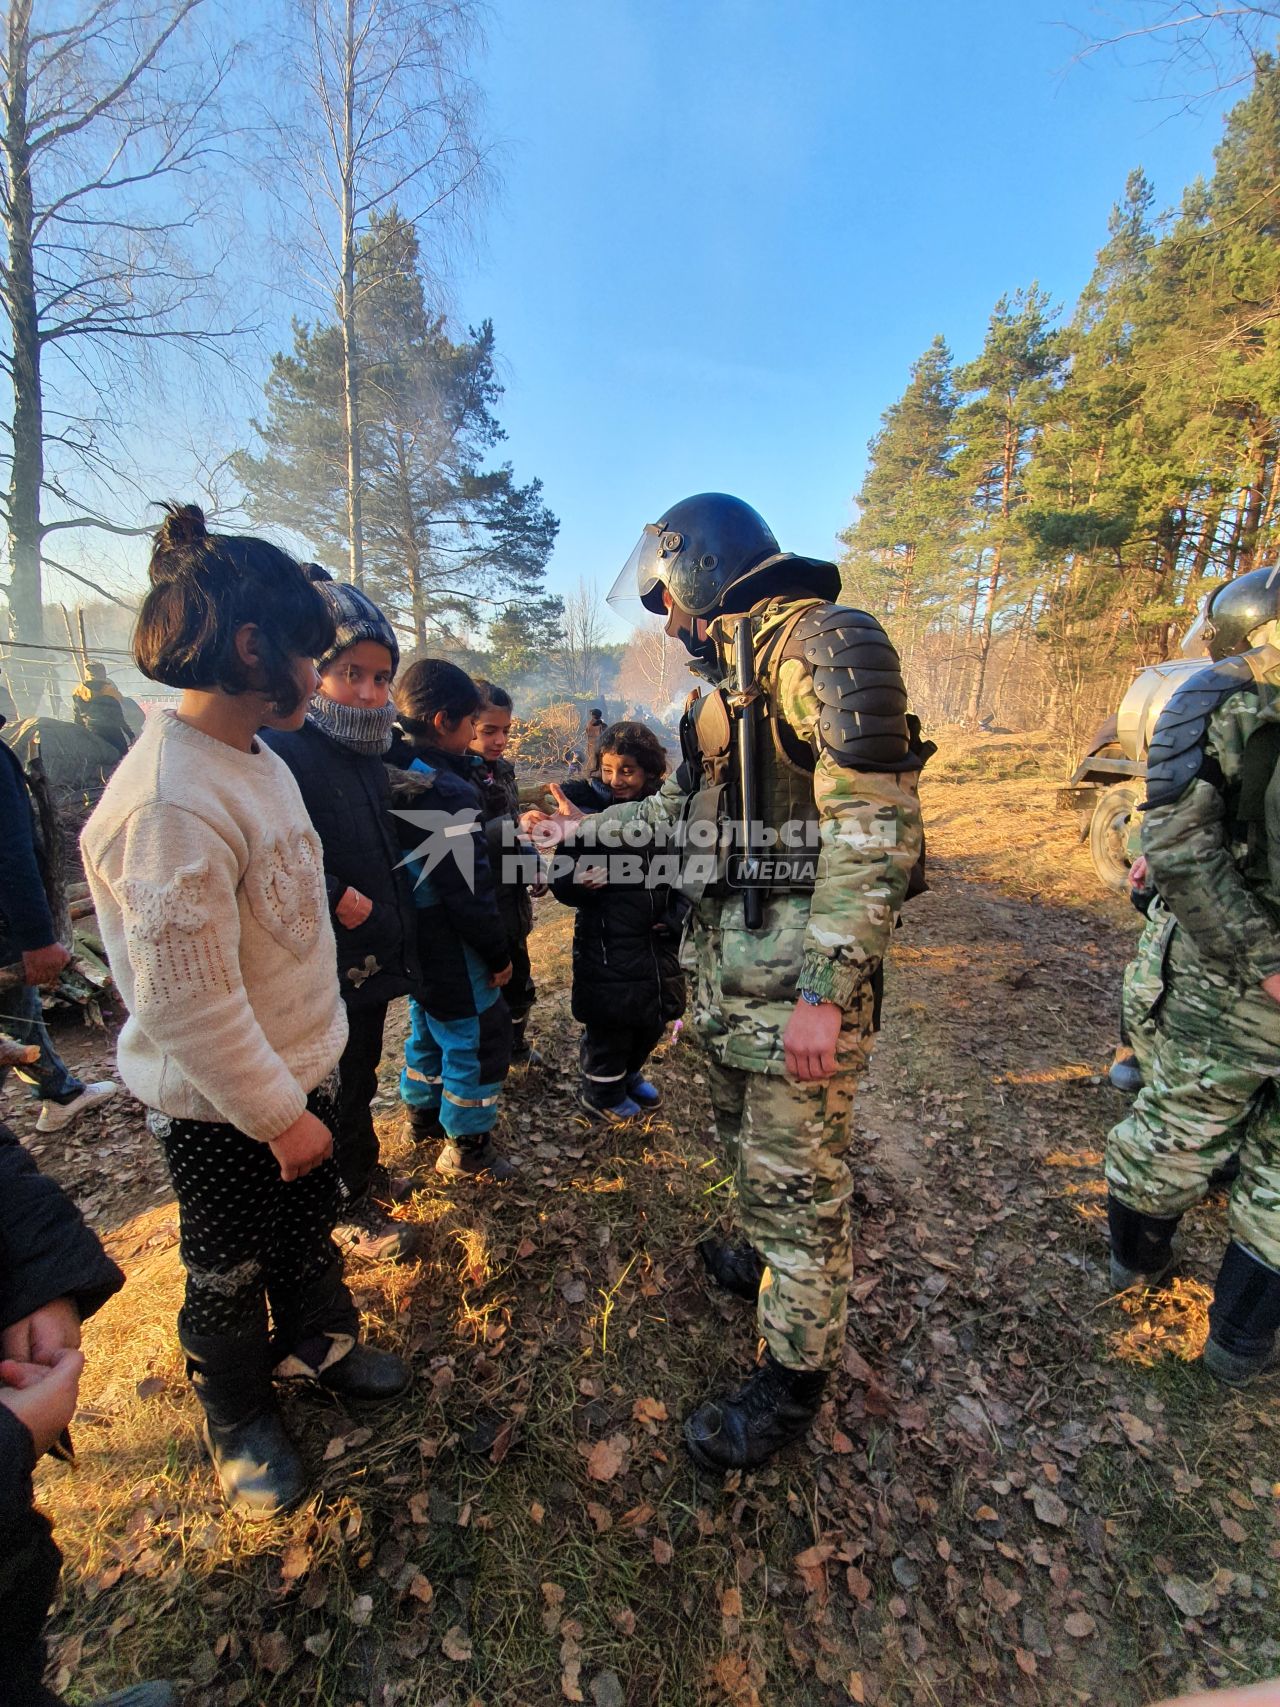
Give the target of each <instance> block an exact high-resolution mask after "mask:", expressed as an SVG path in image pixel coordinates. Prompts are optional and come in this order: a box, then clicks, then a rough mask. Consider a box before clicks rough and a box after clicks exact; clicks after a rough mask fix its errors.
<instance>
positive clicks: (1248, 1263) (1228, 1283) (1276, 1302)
mask: <svg viewBox="0 0 1280 1707" xmlns="http://www.w3.org/2000/svg"><path fill="white" fill-rule="evenodd" d="M1277 1328H1280V1274H1277V1273H1276V1271H1275V1269H1273V1268H1268V1267H1267V1265H1266V1263H1264V1262H1259V1261H1258V1259H1257V1257H1255V1256H1252V1255H1250V1253H1249V1252H1248V1251H1246V1250H1245V1248H1244V1246H1243V1245H1238V1244H1237V1243H1236V1242H1235V1240H1234V1239H1232V1241H1231V1243H1230V1244H1229V1245H1228V1246H1227V1250H1226V1255H1225V1256H1224V1257H1223V1259H1222V1267H1221V1268H1220V1269H1219V1270H1218V1278H1217V1281H1216V1282H1215V1283H1214V1288H1213V1303H1212V1304H1211V1305H1210V1306H1209V1338H1208V1339H1207V1340H1206V1342H1205V1348H1204V1353H1203V1356H1204V1366H1205V1368H1206V1369H1207V1370H1208V1371H1209V1373H1210V1375H1214V1376H1216V1377H1217V1378H1218V1380H1219V1381H1225V1382H1226V1383H1227V1385H1228V1386H1229V1387H1243V1386H1245V1385H1246V1384H1247V1383H1248V1382H1249V1381H1252V1379H1253V1377H1254V1376H1255V1375H1260V1374H1261V1373H1262V1371H1263V1370H1264V1369H1266V1368H1268V1367H1269V1365H1270V1364H1271V1363H1272V1362H1273V1361H1274V1358H1275V1343H1276V1329H1277Z"/></svg>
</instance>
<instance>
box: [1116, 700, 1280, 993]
mask: <svg viewBox="0 0 1280 1707" xmlns="http://www.w3.org/2000/svg"><path fill="white" fill-rule="evenodd" d="M1257 709H1258V708H1257V699H1256V696H1255V695H1254V694H1253V693H1251V692H1247V691H1246V692H1242V693H1233V694H1231V695H1230V696H1229V697H1228V698H1227V699H1225V700H1224V701H1223V703H1222V704H1221V705H1220V706H1219V707H1218V709H1217V710H1216V711H1214V712H1213V713H1212V714H1211V716H1210V718H1209V722H1208V727H1207V729H1206V731H1205V736H1204V744H1205V753H1206V758H1207V759H1208V760H1209V761H1210V762H1209V764H1208V765H1207V767H1206V769H1207V770H1208V772H1209V775H1210V776H1212V777H1215V778H1216V777H1217V776H1221V777H1222V778H1223V779H1226V780H1229V779H1231V778H1234V777H1237V776H1239V774H1240V770H1241V766H1242V763H1243V758H1244V746H1245V741H1246V740H1247V738H1248V735H1249V734H1250V732H1251V731H1252V728H1253V726H1254V724H1256V722H1257ZM1142 851H1143V853H1145V854H1146V856H1147V864H1148V865H1149V866H1150V868H1151V881H1152V883H1154V885H1155V886H1156V888H1157V889H1159V891H1160V893H1161V895H1162V896H1163V897H1164V900H1165V902H1166V904H1167V905H1168V907H1169V909H1170V911H1171V912H1172V913H1173V915H1174V917H1175V918H1176V919H1177V921H1178V924H1179V925H1180V926H1181V927H1182V929H1183V930H1185V931H1186V932H1187V934H1188V935H1189V936H1190V937H1191V939H1192V941H1193V942H1194V943H1195V945H1196V947H1197V948H1198V949H1199V951H1200V953H1201V955H1202V956H1203V957H1204V958H1205V959H1206V960H1208V961H1211V962H1216V963H1217V964H1218V965H1219V966H1222V967H1224V968H1226V969H1228V970H1229V971H1230V972H1231V973H1232V974H1234V975H1235V976H1236V977H1237V978H1238V979H1239V980H1240V982H1241V984H1242V985H1246V986H1247V985H1256V984H1260V983H1261V982H1262V980H1263V979H1264V978H1268V977H1270V976H1271V974H1272V973H1274V972H1280V931H1277V929H1276V923H1275V920H1274V918H1273V917H1272V915H1271V914H1270V913H1269V912H1268V911H1267V909H1266V908H1265V907H1264V906H1262V904H1261V903H1260V902H1259V901H1258V899H1257V897H1256V896H1255V895H1254V893H1253V891H1252V890H1251V889H1250V887H1249V885H1248V884H1247V883H1246V882H1245V879H1244V876H1243V874H1242V873H1241V871H1240V868H1239V866H1238V864H1237V863H1236V858H1235V856H1234V854H1233V851H1232V847H1231V840H1230V830H1229V826H1228V824H1227V818H1226V802H1225V800H1224V797H1223V793H1222V790H1221V788H1220V787H1215V786H1214V782H1212V781H1210V780H1208V778H1207V777H1206V776H1205V775H1204V774H1203V772H1202V774H1201V775H1200V776H1198V777H1196V778H1195V780H1194V781H1193V782H1191V783H1190V784H1189V786H1188V787H1187V788H1185V789H1184V790H1183V792H1182V793H1181V794H1180V795H1179V796H1178V798H1177V799H1176V800H1173V801H1170V802H1169V803H1168V804H1166V805H1160V806H1152V807H1150V808H1149V809H1148V810H1147V812H1146V813H1145V815H1144V818H1143V825H1142Z"/></svg>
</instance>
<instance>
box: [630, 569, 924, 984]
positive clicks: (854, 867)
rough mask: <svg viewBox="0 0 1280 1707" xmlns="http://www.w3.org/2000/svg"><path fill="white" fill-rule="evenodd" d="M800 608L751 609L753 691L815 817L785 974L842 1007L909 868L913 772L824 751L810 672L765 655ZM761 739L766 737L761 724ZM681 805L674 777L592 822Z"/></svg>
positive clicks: (722, 645)
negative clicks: (804, 755) (797, 942)
mask: <svg viewBox="0 0 1280 1707" xmlns="http://www.w3.org/2000/svg"><path fill="white" fill-rule="evenodd" d="M799 602H803V603H805V604H813V603H814V602H815V601H813V600H811V599H806V600H804V601H797V600H796V599H794V598H777V599H770V600H767V601H765V602H763V603H761V604H760V605H757V606H756V607H755V608H754V609H753V610H752V612H751V620H752V628H753V631H754V633H755V637H756V648H757V653H758V654H762V655H763V656H764V663H763V666H762V668H761V672H760V686H761V689H762V694H763V698H764V701H765V708H766V712H767V714H768V716H770V717H780V718H781V719H782V720H783V721H784V722H785V723H786V724H787V725H788V727H789V728H790V729H791V730H792V731H794V733H795V734H796V735H797V736H799V737H800V739H801V740H802V741H803V742H805V743H806V744H807V745H808V747H809V749H810V750H811V751H812V752H813V753H814V755H815V763H814V768H813V771H812V774H811V775H809V774H808V773H806V774H805V776H804V777H803V778H801V779H800V786H802V787H803V788H804V789H805V791H806V793H807V792H808V790H810V789H811V791H812V802H813V806H814V807H815V808H816V812H817V817H818V861H817V875H816V880H815V883H814V886H813V889H812V891H811V892H806V893H803V894H795V895H793V896H792V897H791V900H792V902H793V903H794V904H795V905H796V906H798V907H800V908H802V909H803V910H804V912H805V913H806V914H807V923H806V925H805V929H804V932H803V942H802V944H801V946H800V952H799V954H798V956H797V957H796V961H795V964H794V966H793V967H791V968H789V969H788V978H789V979H791V978H793V980H794V981H793V982H792V983H791V990H792V995H793V996H794V993H795V992H797V991H799V990H801V989H803V990H809V991H812V992H813V993H814V994H816V995H818V996H821V997H822V998H823V999H824V1000H827V1001H832V1002H835V1003H837V1004H838V1005H839V1006H840V1007H842V1008H845V1009H849V1008H851V1007H853V1006H854V1005H855V1004H856V1003H857V1002H858V1001H859V999H860V996H859V992H860V991H861V990H862V988H863V986H864V985H865V984H866V982H867V980H868V979H869V978H870V976H871V974H872V973H873V972H874V971H875V969H876V966H877V965H878V964H879V962H880V960H881V959H882V958H883V956H884V954H885V951H886V950H887V948H888V946H889V938H890V935H891V933H892V931H893V926H894V920H895V916H896V914H897V911H898V909H899V907H900V906H901V905H902V902H903V899H904V897H905V895H906V891H907V880H908V878H909V876H910V873H911V868H912V866H913V865H914V864H915V862H916V860H917V859H918V858H919V855H920V849H921V843H922V836H923V831H922V827H921V819H920V800H919V773H918V772H917V771H903V772H880V771H854V770H849V769H847V768H845V767H843V766H841V765H838V764H836V763H835V762H834V760H833V759H832V758H831V757H830V755H829V754H828V753H827V752H826V751H825V749H824V748H823V747H822V745H821V743H820V742H819V739H818V716H819V703H818V696H817V692H816V690H815V688H814V684H813V677H812V675H811V673H810V671H809V669H808V667H807V666H806V664H805V663H804V662H803V661H802V660H801V659H798V658H786V659H783V660H782V662H781V663H780V664H775V663H774V662H773V661H772V660H771V658H770V656H769V654H768V649H767V642H768V639H769V637H770V636H771V635H773V634H776V633H777V631H778V630H779V629H780V628H781V626H782V624H783V623H785V622H786V620H787V618H788V617H789V616H790V615H792V614H793V613H794V611H795V609H796V605H797V603H799ZM735 620H736V619H735V618H733V617H720V618H717V619H716V621H714V622H713V623H712V624H711V625H710V633H711V636H712V638H713V640H714V641H715V645H716V654H717V659H718V660H719V664H720V668H719V671H718V672H717V679H723V678H724V677H725V676H727V675H728V673H729V667H728V663H727V660H728V659H729V658H730V657H731V656H732V649H733V627H734V622H735ZM763 722H764V720H762V725H763ZM760 739H761V742H762V743H768V742H769V740H770V736H769V734H768V732H767V730H766V729H765V728H764V727H763V726H762V729H761V736H760ZM686 801H687V793H686V789H685V786H684V785H683V784H682V781H681V780H680V778H679V777H677V776H673V777H669V778H668V779H667V781H666V782H665V783H664V784H663V786H662V788H661V789H660V790H659V792H658V793H657V794H655V795H652V796H651V797H650V798H649V799H648V800H641V801H631V802H628V803H626V804H625V805H621V806H614V807H610V808H609V809H608V811H607V812H606V813H603V814H600V817H602V818H609V819H613V820H615V821H620V822H623V823H628V822H629V823H635V822H638V821H644V822H647V823H650V824H653V825H659V824H664V825H670V824H673V823H675V822H677V821H678V820H679V819H680V818H681V817H682V816H683V814H684V811H685V806H686ZM774 827H775V828H777V826H774ZM730 905H733V906H738V903H737V901H736V900H734V901H732V902H730V901H723V902H720V901H708V902H706V903H701V904H700V905H699V909H698V911H699V915H700V916H701V915H714V917H715V918H716V920H719V919H720V917H721V914H722V912H723V910H724V908H726V907H728V906H730Z"/></svg>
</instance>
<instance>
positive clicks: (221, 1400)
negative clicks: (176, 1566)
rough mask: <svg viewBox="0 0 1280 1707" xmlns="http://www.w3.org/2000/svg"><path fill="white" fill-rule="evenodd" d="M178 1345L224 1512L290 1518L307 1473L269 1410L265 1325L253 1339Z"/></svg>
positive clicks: (198, 1339) (184, 1340)
mask: <svg viewBox="0 0 1280 1707" xmlns="http://www.w3.org/2000/svg"><path fill="white" fill-rule="evenodd" d="M179 1339H180V1342H181V1345H182V1349H183V1351H184V1352H185V1353H186V1359H187V1374H188V1375H189V1376H190V1377H191V1385H192V1386H193V1387H194V1388H195V1392H196V1397H197V1398H198V1399H199V1401H200V1405H201V1409H202V1410H203V1411H204V1428H203V1439H204V1444H205V1449H206V1450H207V1452H208V1454H209V1457H210V1458H211V1459H212V1460H213V1467H214V1469H215V1471H216V1472H217V1476H218V1481H219V1482H220V1483H221V1485H222V1493H223V1497H224V1498H225V1500H226V1502H227V1504H228V1505H229V1506H230V1507H231V1509H232V1511H234V1512H236V1513H238V1514H239V1515H240V1516H241V1517H247V1518H251V1519H254V1520H256V1521H266V1520H268V1519H270V1518H273V1517H278V1516H279V1514H280V1513H281V1512H283V1511H288V1510H290V1509H291V1507H293V1506H295V1505H297V1504H298V1502H299V1500H301V1499H302V1498H303V1496H304V1495H305V1493H306V1491H307V1472H306V1467H305V1465H304V1464H303V1462H302V1459H301V1457H300V1456H299V1454H298V1449H297V1447H296V1446H295V1445H294V1444H293V1441H292V1440H290V1438H289V1435H288V1433H287V1432H286V1430H285V1426H284V1423H283V1422H282V1421H281V1418H280V1413H279V1411H278V1410H277V1409H276V1402H275V1395H274V1393H273V1392H272V1389H271V1354H270V1349H269V1343H268V1340H267V1333H266V1327H265V1325H264V1326H263V1328H262V1330H261V1331H260V1332H259V1333H252V1334H188V1333H185V1332H182V1331H181V1330H180V1331H179Z"/></svg>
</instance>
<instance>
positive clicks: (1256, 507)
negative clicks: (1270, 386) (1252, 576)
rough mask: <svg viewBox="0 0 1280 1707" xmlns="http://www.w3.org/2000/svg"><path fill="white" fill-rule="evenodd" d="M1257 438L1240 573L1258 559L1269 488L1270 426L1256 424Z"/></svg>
mask: <svg viewBox="0 0 1280 1707" xmlns="http://www.w3.org/2000/svg"><path fill="white" fill-rule="evenodd" d="M1255 431H1256V433H1257V439H1256V443H1255V448H1254V453H1253V479H1252V480H1251V481H1250V482H1249V488H1248V491H1247V493H1246V496H1245V504H1244V520H1243V526H1242V527H1241V530H1240V573H1241V574H1242V575H1243V574H1245V573H1246V572H1247V571H1248V570H1250V569H1252V568H1254V566H1255V565H1256V563H1257V561H1258V524H1259V522H1260V521H1261V520H1262V499H1263V495H1264V493H1265V492H1266V488H1267V463H1268V461H1269V459H1270V456H1271V450H1272V439H1271V431H1270V428H1269V427H1264V426H1262V425H1261V424H1260V423H1259V424H1257V425H1256V426H1255Z"/></svg>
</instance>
